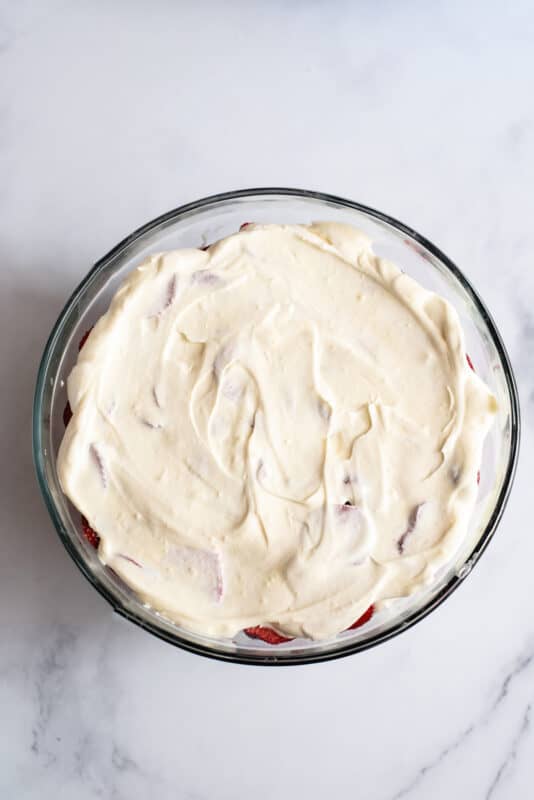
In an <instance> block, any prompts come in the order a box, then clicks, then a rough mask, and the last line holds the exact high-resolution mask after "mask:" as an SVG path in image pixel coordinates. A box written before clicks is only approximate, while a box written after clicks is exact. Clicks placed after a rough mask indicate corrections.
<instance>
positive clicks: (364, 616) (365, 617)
mask: <svg viewBox="0 0 534 800" xmlns="http://www.w3.org/2000/svg"><path fill="white" fill-rule="evenodd" d="M374 613H375V607H374V606H373V605H370V606H369V608H368V609H367V611H364V612H363V614H362V615H361V617H358V619H357V620H356V622H353V623H352V625H349V627H348V628H347V630H348V631H352V630H354V628H359V627H360V626H361V625H365V623H366V622H369V620H370V619H371V617H372V616H373V614H374Z"/></svg>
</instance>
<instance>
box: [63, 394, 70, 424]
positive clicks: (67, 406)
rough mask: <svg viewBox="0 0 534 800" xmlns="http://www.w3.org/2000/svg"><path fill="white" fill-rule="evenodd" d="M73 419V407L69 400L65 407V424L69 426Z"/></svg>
mask: <svg viewBox="0 0 534 800" xmlns="http://www.w3.org/2000/svg"><path fill="white" fill-rule="evenodd" d="M71 419H72V408H71V407H70V403H69V402H68V400H67V405H66V406H65V408H64V409H63V425H64V426H65V427H67V425H68V424H69V422H70V421H71Z"/></svg>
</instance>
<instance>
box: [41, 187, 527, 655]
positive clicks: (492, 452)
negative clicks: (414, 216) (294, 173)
mask: <svg viewBox="0 0 534 800" xmlns="http://www.w3.org/2000/svg"><path fill="white" fill-rule="evenodd" d="M244 220H254V223H253V224H245V225H244V226H243V221H244ZM316 220H321V222H320V223H317V222H315V221H316ZM240 228H241V230H240ZM395 262H396V263H397V264H398V267H397V266H395ZM399 267H401V268H402V270H404V271H401V269H399ZM451 302H452V305H451ZM453 306H454V308H453ZM455 309H456V310H455ZM93 326H94V327H93ZM91 328H92V330H91V333H90V335H89V336H88V338H87V340H86V341H85V343H84V346H83V347H82V349H81V350H80V353H79V356H78V355H77V347H78V343H79V342H80V340H81V337H82V334H84V333H85V332H86V331H88V330H89V329H91ZM467 352H469V354H470V357H471V359H472V361H473V363H474V365H475V366H476V370H477V372H476V374H475V372H474V371H473V370H471V369H470V367H469V365H468V363H467V359H466V354H467ZM66 385H68V400H69V403H70V406H71V408H72V414H73V416H72V418H71V419H70V420H69V419H68V418H67V419H66V421H67V422H68V424H67V427H66V432H65V434H64V436H63V422H62V416H63V408H64V406H65V403H66V402H67V396H66V388H65V387H66ZM35 412H36V413H35V419H34V433H35V457H36V464H37V470H38V473H39V476H40V479H41V485H42V488H43V491H44V493H45V498H46V499H47V502H48V505H49V508H50V510H51V512H52V516H53V518H54V521H55V522H56V525H57V527H58V531H59V533H60V535H61V536H62V538H63V540H64V542H65V544H66V546H67V548H68V549H69V551H70V552H71V554H73V556H74V557H75V560H76V561H77V563H78V564H79V566H80V567H81V568H82V570H83V571H84V572H85V574H86V575H87V576H88V577H89V578H90V580H91V581H92V582H93V583H94V584H95V585H96V586H97V588H98V589H99V590H100V591H101V592H102V593H103V594H104V595H105V596H106V597H107V598H108V599H109V600H110V602H111V603H112V604H113V607H114V608H115V609H116V610H117V611H118V612H119V613H122V614H124V615H125V616H127V617H129V618H131V619H133V620H134V621H136V622H138V623H139V624H141V625H142V626H143V627H146V628H148V629H150V630H152V631H153V632H155V633H158V634H159V635H161V636H163V637H164V638H166V639H168V640H170V641H173V642H174V643H176V644H180V645H182V646H184V647H187V648H188V649H191V650H194V651H196V652H201V653H205V654H207V655H214V656H217V657H220V658H226V659H230V660H239V661H245V662H251V663H276V664H285V663H300V662H304V661H312V660H321V659H325V658H331V657H336V656H339V655H343V654H346V653H349V652H354V651H356V650H359V649H362V648H364V647H367V646H370V645H371V644H375V643H377V642H379V641H382V640H384V639H385V638H388V637H389V636H391V635H393V634H394V633H396V632H398V631H399V630H402V629H403V628H405V627H407V626H408V625H410V624H412V623H413V622H414V621H416V620H417V619H419V618H421V617H422V616H424V614H426V613H427V612H428V611H429V610H430V609H431V608H433V607H435V605H437V604H438V603H439V602H440V601H441V599H443V597H445V596H446V595H447V594H449V593H450V591H452V589H453V588H454V587H455V586H456V585H457V584H458V583H459V582H460V581H461V580H462V579H463V577H465V575H466V574H467V573H468V572H469V570H470V568H471V567H472V565H473V563H474V562H475V560H476V558H477V557H478V555H479V554H480V553H481V552H482V550H483V549H484V547H485V545H486V544H487V541H488V540H489V538H490V537H491V535H492V533H493V531H494V529H495V526H496V524H497V522H498V519H499V517H500V515H501V513H502V509H503V507H504V502H505V499H506V496H507V494H508V491H509V488H510V484H511V480H512V476H513V470H514V466H515V459H516V454H517V444H518V407H517V394H516V391H515V385H514V381H513V376H512V372H511V369H510V366H509V363H508V359H507V356H506V353H505V350H504V347H503V346H502V342H501V341H500V337H499V335H498V333H497V331H496V329H495V327H494V325H493V323H492V321H491V319H490V318H489V316H488V314H487V312H486V310H485V308H484V307H483V305H482V303H481V301H480V300H479V298H478V297H477V295H476V294H475V293H474V291H473V290H472V289H471V287H470V286H469V284H468V283H467V281H466V280H465V278H463V276H461V275H460V273H459V272H458V270H457V269H456V268H455V267H454V266H453V265H452V264H451V263H450V262H449V261H448V260H447V259H446V258H445V257H444V256H442V254H440V253H439V251H437V250H436V248H434V247H433V246H432V245H430V244H429V243H428V242H426V241H425V240H424V239H422V238H421V237H419V236H417V234H415V233H414V232H413V231H410V230H409V229H406V228H405V227H404V226H402V225H401V224H400V223H396V222H394V221H393V220H390V219H389V218H386V217H384V216H383V215H381V214H379V213H378V212H374V211H372V210H370V209H365V208H364V207H361V206H358V205H357V204H353V203H350V202H349V201H344V200H341V199H338V198H333V197H330V196H326V195H318V194H314V193H306V192H299V191H297V190H257V191H250V192H247V191H245V192H236V193H230V194H228V195H222V196H217V197H214V198H207V199H206V200H203V201H199V202H198V203H195V204H191V205H190V206H185V207H183V208H181V209H177V210H176V211H175V212H170V214H168V215H165V216H164V217H161V218H159V219H158V220H155V221H154V222H153V223H149V224H148V225H147V226H145V227H144V228H142V229H140V231H138V232H137V233H135V234H133V235H132V236H131V237H129V238H128V239H127V240H125V241H124V242H123V243H121V244H120V245H119V246H118V247H117V248H115V250H114V251H112V253H110V254H109V256H107V257H106V258H105V259H103V260H102V261H101V262H99V264H97V265H96V267H95V268H94V270H93V271H92V272H91V273H90V274H89V275H88V277H87V278H86V279H85V281H84V282H83V283H82V285H81V286H80V287H79V289H78V290H77V292H76V293H75V295H74V296H73V298H71V301H69V304H68V305H67V307H66V309H65V311H64V312H63V314H62V316H61V317H60V320H59V321H58V324H57V325H56V328H55V329H54V331H53V333H52V335H51V338H50V341H49V343H48V345H47V349H46V351H45V355H44V357H43V363H42V366H41V372H40V376H39V380H38V386H37V392H36V406H35ZM479 471H480V475H481V482H480V487H479V486H478V484H477V474H478V473H479ZM67 496H68V498H69V499H70V501H72V504H71V502H69V501H68V500H67ZM82 514H83V515H84V517H85V518H86V522H82V517H81V515H82ZM84 532H85V536H84ZM88 536H90V537H92V542H88V541H87V537H88ZM95 544H97V545H98V547H97V549H95V547H94V545H95Z"/></svg>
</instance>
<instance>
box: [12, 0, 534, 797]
mask: <svg viewBox="0 0 534 800" xmlns="http://www.w3.org/2000/svg"><path fill="white" fill-rule="evenodd" d="M533 40H534V6H533V4H532V2H531V0H525V2H520V1H518V0H512V2H510V3H505V4H503V3H501V2H499V3H497V2H493V0H484V1H483V0H475V2H467V3H461V2H450V3H446V2H432V3H429V2H424V1H423V0H419V1H417V0H408V2H405V3H399V2H397V3H395V2H388V1H387V0H385V1H384V2H360V3H351V2H349V1H348V0H347V1H346V2H343V1H342V0H331V2H326V0H325V2H321V1H320V0H309V1H308V2H304V0H302V1H299V0H272V1H271V2H264V3H260V2H250V0H248V2H245V0H240V1H237V0H236V2H231V3H224V4H223V3H216V2H212V3H210V2H204V3H202V2H194V3H193V2H187V1H186V0H184V1H183V2H176V3H170V2H164V0H156V1H155V2H153V3H143V2H140V0H137V1H135V0H134V2H126V0H116V2H112V3H104V2H100V1H99V0H96V1H95V2H92V1H91V2H89V0H87V1H86V2H78V3H74V2H70V3H69V2H59V0H58V1H57V2H56V0H41V1H39V0H34V1H33V2H32V1H31V0H24V2H22V0H21V2H16V3H14V2H10V0H0V257H1V261H0V330H1V335H0V353H1V357H0V365H1V369H2V381H1V398H2V406H1V416H0V436H1V441H0V449H1V452H2V466H1V471H2V476H1V482H0V492H1V502H0V531H1V534H0V536H1V538H0V553H1V555H0V599H1V603H0V617H1V633H2V638H1V645H0V714H1V717H2V723H1V729H2V734H1V735H0V797H1V798H6V800H11V798H16V800H27V799H28V798H31V800H33V799H34V798H36V799H37V798H38V800H49V798H54V800H62V798H67V799H68V800H72V798H76V800H93V799H96V798H113V800H145V798H148V797H152V796H153V797H157V798H158V800H235V799H236V798H249V797H254V798H256V800H271V799H272V800H274V798H275V797H276V798H278V797H283V798H285V797H287V798H294V797H306V798H309V799H310V800H315V798H317V800H318V799H319V798H323V797H324V796H325V795H328V796H331V797H334V798H340V799H341V800H345V798H347V800H349V798H350V800H352V799H353V798H363V799H364V800H400V798H407V800H428V798H431V799H432V800H441V799H442V798H443V799H445V798H447V800H448V799H449V798H450V797H455V798H460V800H464V798H467V799H468V800H479V799H480V800H483V799H484V800H500V798H513V799H514V800H518V799H519V800H520V799H522V798H532V796H533V790H532V788H531V784H532V778H533V766H532V763H533V762H532V756H533V751H534V730H533V713H534V712H533V710H532V704H533V702H534V617H533V614H532V607H533V606H532V564H534V538H533V536H532V529H531V526H532V516H533V514H532V511H533V503H532V497H533V492H532V478H531V475H532V470H533V469H534V451H533V434H534V310H533V309H534V266H533V255H532V254H533V253H534V225H533V222H532V220H533V211H534V206H533V199H532V198H533V186H534V90H533V75H534V48H533V45H532V42H533ZM253 185H288V186H299V187H306V188H313V189H321V190H324V191H329V192H333V193H336V194H340V195H345V196H347V197H350V198H353V199H355V200H359V201H360V202H363V203H366V204H368V205H371V206H374V207H376V208H380V209H382V210H383V211H385V212H387V213H389V214H391V215H393V216H395V217H397V218H399V219H402V220H403V221H405V222H406V223H407V224H409V225H412V226H413V227H415V228H416V229H417V230H419V231H421V232H422V233H424V234H425V235H426V236H428V237H429V238H430V239H431V240H432V241H434V242H435V243H436V244H438V245H439V246H440V247H441V248H442V249H443V250H444V251H445V252H446V253H447V254H448V255H450V256H451V257H452V258H453V260H455V261H456V262H457V263H458V264H459V265H460V267H461V268H462V269H463V270H465V272H466V273H467V275H468V276H469V278H470V279H472V281H473V282H474V283H475V285H476V286H477V287H478V288H479V290H480V292H481V294H482V296H483V297H484V299H485V301H486V302H487V304H488V306H489V308H490V309H491V311H492V313H493V315H494V317H495V319H496V321H497V324H498V325H499V327H500V329H501V331H502V334H503V337H504V339H505V342H506V344H507V347H508V349H509V352H510V355H511V358H512V361H513V363H514V366H515V369H516V373H517V377H518V382H519V387H520V393H521V400H522V413H523V441H522V452H521V458H520V463H519V469H518V474H517V478H516V482H515V487H514V491H513V493H512V497H511V500H510V503H509V505H508V508H507V510H506V513H505V516H504V519H503V521H502V524H501V526H500V529H499V531H498V533H497V535H496V537H495V539H494V541H493V543H492V544H491V546H490V548H489V550H488V552H487V554H485V555H484V557H483V558H482V559H481V561H480V564H478V565H477V567H476V569H475V570H474V571H473V573H472V575H471V576H470V577H469V579H468V580H467V581H466V582H465V583H464V585H463V586H462V587H461V588H460V589H459V591H457V592H456V593H455V594H454V595H453V596H452V597H451V598H450V599H449V600H448V601H447V602H446V603H445V604H444V605H443V606H441V607H440V608H439V609H438V610H437V611H435V612H434V613H433V614H432V615H431V616H430V617H428V618H427V619H426V620H424V621H423V622H421V623H420V624H419V625H417V626H416V627H415V628H413V629H411V630H410V631H408V632H406V633H404V634H403V635H401V636H399V637H397V638H396V639H395V640H393V641H391V642H389V643H387V644H385V645H382V646H380V647H379V648H376V649H374V650H372V651H368V652H366V653H363V654H360V655H357V656H354V657H352V658H347V659H343V660H340V661H337V662H332V663H328V664H322V665H317V666H308V667H298V668H288V669H283V670H276V669H275V670H265V669H258V668H250V667H242V666H233V665H226V664H221V663H217V662H211V661H209V660H207V659H202V658H199V657H195V656H193V655H190V654H187V653H185V652H181V651H179V650H177V649H174V648H172V647H170V646H169V645H166V644H164V643H163V642H160V641H159V640H157V639H155V638H153V637H151V636H149V635H148V634H146V633H143V632H142V631H141V630H140V629H137V628H135V627H134V626H132V625H129V624H127V623H126V622H122V621H120V620H119V619H117V618H115V617H114V615H113V613H112V612H111V611H110V609H109V608H108V606H107V605H106V603H105V602H104V600H102V599H101V598H100V597H99V596H98V595H97V594H96V592H94V590H92V588H91V587H90V586H89V584H88V583H87V582H86V581H84V580H83V578H82V577H81V575H80V573H79V572H78V570H77V569H76V568H75V566H74V565H73V564H72V562H71V561H70V559H69V557H68V555H67V553H66V552H65V551H64V550H63V548H62V546H61V544H60V542H59V540H58V538H57V536H56V534H55V531H54V529H53V526H52V523H51V522H50V520H49V518H48V516H47V513H46V511H45V508H44V504H43V502H42V500H41V497H40V495H39V492H38V489H37V486H36V482H35V479H34V474H33V466H32V459H31V445H30V420H31V402H32V394H33V387H34V381H35V374H36V370H37V365H38V362H39V358H40V355H41V352H42V348H43V346H44V342H45V340H46V337H47V334H48V332H49V330H50V328H51V326H52V324H53V323H54V321H55V319H56V317H57V315H58V313H59V311H60V310H61V308H62V306H63V304H64V302H65V300H66V298H67V296H68V295H69V294H70V292H71V290H72V289H73V287H74V286H75V285H76V284H77V283H78V282H79V280H80V278H81V277H82V276H83V274H84V273H85V272H86V271H87V270H88V268H89V266H90V265H91V264H92V263H93V262H94V261H95V260H96V259H97V258H99V257H100V256H101V255H103V254H104V253H105V252H107V250H108V249H109V248H110V247H111V246H112V245H113V244H114V243H115V242H116V241H118V240H119V239H121V238H122V237H123V236H125V235H126V234H127V233H129V232H130V231H132V230H133V229H134V228H136V227H137V226H139V225H140V224H142V223H143V222H145V221H146V220H148V219H151V218H153V217H154V216H156V215H158V214H160V213H162V212H164V211H166V210H167V209H169V208H172V207H175V206H177V205H179V204H180V203H182V202H186V201H189V200H192V199H195V198H198V197H201V196H203V195H206V194H212V193H214V192H218V191H224V190H227V189H233V188H240V187H246V186H253ZM530 559H532V561H531V560H530Z"/></svg>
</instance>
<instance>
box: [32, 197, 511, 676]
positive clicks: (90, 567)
mask: <svg viewBox="0 0 534 800" xmlns="http://www.w3.org/2000/svg"><path fill="white" fill-rule="evenodd" d="M319 220H321V221H322V220H335V221H338V222H347V223H350V224H352V225H354V226H356V227H358V228H360V229H362V230H363V231H365V232H366V233H367V234H369V235H370V236H371V238H372V240H373V243H374V244H373V248H374V250H375V252H376V253H377V254H378V255H383V256H387V257H389V258H391V260H393V261H395V262H396V263H397V264H398V265H399V266H400V267H401V268H402V269H403V270H405V271H406V272H407V273H408V274H410V275H411V276H412V277H414V278H415V279H417V280H418V281H419V282H420V283H421V284H422V285H423V286H425V287H426V288H428V289H431V290H434V291H435V292H438V293H439V294H441V295H442V296H444V297H446V298H447V299H448V300H449V301H450V302H451V303H452V304H453V305H454V306H455V308H456V310H457V311H458V313H459V315H460V318H461V321H462V324H463V327H464V331H465V336H466V341H467V351H468V353H469V355H470V357H471V359H472V361H473V363H474V365H475V367H476V370H477V372H478V373H479V374H480V375H481V377H482V378H483V379H484V380H485V381H486V382H487V383H488V385H489V386H490V387H491V389H492V390H493V392H494V393H495V395H496V397H497V399H498V403H499V409H500V411H499V415H498V418H497V422H496V424H495V425H494V426H493V428H492V431H491V433H490V434H489V436H488V438H487V441H486V444H485V448H484V455H483V463H482V464H481V470H480V472H481V482H480V491H479V497H478V502H477V505H476V508H475V512H474V514H473V518H472V521H471V527H470V532H469V536H468V538H467V539H466V540H465V542H464V543H463V545H462V547H461V549H460V550H459V551H458V553H457V555H456V558H455V559H454V561H453V562H452V563H451V564H450V565H449V566H448V567H447V568H446V569H444V570H442V573H441V574H440V575H438V576H437V578H436V582H435V583H434V585H433V586H432V587H431V588H430V589H428V590H426V591H425V592H422V593H420V594H417V595H415V596H413V597H410V598H406V599H403V600H399V601H398V602H396V603H395V604H394V606H393V607H392V608H390V609H388V610H387V611H382V612H380V613H377V614H375V615H374V616H373V618H372V619H371V620H370V621H369V622H368V623H367V624H366V625H364V626H362V627H360V628H357V629H355V630H352V631H347V632H344V633H341V634H339V635H337V636H336V637H333V638H331V639H328V640H323V641H319V642H313V641H307V640H303V639H295V640H294V641H292V642H288V643H285V644H281V645H275V646H273V645H269V644H265V643H263V642H262V641H259V640H256V639H251V638H249V637H247V636H246V635H245V634H243V633H240V634H239V635H238V636H236V637H235V638H234V639H233V640H231V639H222V638H213V637H208V636H201V635H198V634H195V633H192V632H190V631H188V630H186V629H184V628H181V627H180V626H178V625H177V624H175V623H174V622H172V621H171V620H169V619H166V618H165V617H164V616H163V615H162V614H160V613H158V611H157V610H155V609H154V608H151V607H150V606H148V605H147V604H146V603H144V602H143V601H142V600H140V599H139V598H138V597H136V595H135V594H134V593H133V592H132V591H131V590H130V589H129V588H128V587H127V586H126V585H125V584H124V583H123V581H122V580H121V579H120V578H119V577H118V576H117V575H116V574H115V573H114V572H112V571H111V570H110V569H109V568H107V567H105V566H104V565H103V564H102V563H101V562H100V561H99V559H98V557H97V554H96V551H95V550H94V549H93V548H92V547H91V546H90V545H89V544H88V543H87V542H86V540H85V539H84V538H83V536H82V534H81V520H80V514H79V513H78V511H77V510H76V509H75V508H74V507H73V506H72V505H71V504H70V503H69V501H68V500H67V498H66V497H65V496H64V495H63V492H62V491H61V488H60V485H59V481H58V476H57V471H56V456H57V452H58V447H59V444H60V441H61V438H62V436H63V431H64V427H63V420H62V415H63V410H64V407H65V405H66V401H67V395H66V386H65V383H66V379H67V376H68V374H69V372H70V370H71V368H72V366H73V364H74V362H75V359H76V356H77V353H78V343H79V341H80V339H81V337H82V335H83V334H84V333H85V331H87V330H88V329H89V328H90V327H91V326H92V325H93V324H94V323H95V322H96V320H97V319H98V318H99V317H100V316H101V314H102V313H103V312H104V311H105V310H106V309H107V307H108V304H109V302H110V299H111V297H112V295H113V294H114V292H115V291H116V289H117V288H118V286H119V284H120V283H121V281H122V280H123V278H124V276H125V275H126V274H127V273H128V272H129V271H130V270H131V269H132V268H133V267H135V266H136V265H137V264H139V263H140V262H141V261H142V260H143V259H144V258H145V257H146V256H147V255H148V254H150V253H153V252H156V251H161V250H170V249H175V248H180V247H201V246H203V245H205V244H209V243H210V242H213V241H215V240H217V239H220V238H221V237H223V236H226V235H228V234H230V233H233V232H235V231H236V230H237V229H238V228H239V227H240V225H241V224H242V223H243V222H281V223H308V222H312V221H319ZM518 446H519V402H518V396H517V389H516V385H515V380H514V376H513V373H512V368H511V366H510V361H509V359H508V355H507V353H506V350H505V348H504V345H503V343H502V340H501V337H500V335H499V332H498V330H497V328H496V326H495V324H494V322H493V320H492V319H491V317H490V315H489V313H488V311H487V309H486V307H485V306H484V304H483V302H482V300H481V299H480V297H479V296H478V294H477V293H476V292H475V290H474V289H473V287H472V286H471V285H470V283H469V281H468V280H467V279H466V278H465V276H464V275H463V274H462V273H461V272H460V270H459V269H458V268H457V267H456V266H455V265H454V264H453V263H452V262H451V261H450V260H449V259H448V258H447V257H446V256H445V255H444V254H443V253H441V252H440V251H439V250H438V248H437V247H435V246H434V245H433V244H431V243H430V242H429V241H427V240H426V239H424V238H423V237H422V236H420V235H419V234H418V233H416V232H415V231H413V230H412V229H411V228H408V227H407V226H406V225H403V224H402V223H400V222H397V221H396V220H394V219H391V218H390V217H388V216H386V215H385V214H382V213H380V212H378V211H374V210H373V209H371V208H366V207H365V206H361V205H359V204H358V203H353V202H351V201H349V200H344V199H342V198H339V197H333V196H331V195H326V194H321V193H319V192H308V191H302V190H299V189H278V188H269V189H248V190H242V191H237V192H228V193H227V194H219V195H215V196H213V197H207V198H204V199H203V200H198V201H197V202H195V203H189V204H188V205H185V206H182V207H181V208H178V209H176V210H174V211H170V212H169V213H168V214H164V215H163V216H161V217H158V218H157V219H155V220H153V221H152V222H149V223H148V224H146V225H144V226H143V227H142V228H139V230H137V231H135V233H132V234H131V236H128V237H127V238H126V239H124V241H122V242H121V243H120V244H118V245H117V246H116V247H115V248H113V250H112V251H111V252H110V253H108V255H107V256H105V257H104V258H103V259H101V261H99V262H98V263H97V264H96V265H95V266H94V267H93V269H92V270H91V271H90V272H89V274H88V275H87V276H86V277H85V278H84V279H83V281H82V283H81V284H80V285H79V286H78V288H77V289H76V290H75V292H74V294H73V295H72V296H71V298H70V299H69V301H68V302H67V304H66V306H65V308H64V309H63V311H62V313H61V315H60V317H59V319H58V321H57V323H56V324H55V326H54V329H53V331H52V333H51V334H50V338H49V340H48V342H47V345H46V348H45V351H44V354H43V358H42V361H41V365H40V368H39V374H38V378H37V387H36V391H35V402H34V410H33V448H34V460H35V466H36V470H37V477H38V481H39V485H40V487H41V491H42V493H43V496H44V499H45V501H46V505H47V507H48V510H49V512H50V515H51V517H52V520H53V521H54V524H55V526H56V528H57V531H58V534H59V536H60V538H61V540H62V542H63V544H64V545H65V547H66V548H67V550H68V552H69V553H70V555H71V556H72V558H73V560H74V561H75V563H76V564H77V565H78V567H79V568H80V570H81V571H82V572H83V574H84V575H85V577H86V578H87V579H88V580H89V581H90V582H91V583H92V584H93V586H94V587H95V589H97V590H98V591H99V592H100V594H101V595H103V597H105V598H106V599H107V600H108V601H109V603H110V604H111V606H112V607H113V609H114V610H115V611H116V612H117V613H118V614H121V615H122V616H124V617H126V618H127V619H130V620H132V622H135V623H137V624H138V625H140V626H141V627H142V628H145V629H146V630H147V631H150V632H151V633H154V634H156V635H157V636H159V637H161V638H162V639H165V640H166V641H168V642H171V643H172V644H175V645H178V646H179V647H183V648H185V649H186V650H191V651H193V652H195V653H199V654H202V655H206V656H211V657H213V658H219V659H222V660H226V661H236V662H241V663H246V664H272V665H285V664H301V663H308V662H313V661H325V660H328V659H332V658H339V657H340V656H345V655H349V654H351V653H356V652H359V651H361V650H364V649H366V648H368V647H371V646H372V645H376V644H379V643H380V642H383V641H386V640H387V639H389V638H391V637H392V636H395V635H396V634H398V633H400V632H401V631H403V630H405V629H406V628H409V627H410V626H411V625H413V624H415V623H416V622H418V621H419V620H420V619H422V618H423V617H425V616H426V615H427V614H428V613H429V612H430V611H432V609H434V608H436V607H437V606H438V605H439V604H440V603H441V602H443V600H444V599H445V598H446V597H448V595H450V594H451V592H452V591H453V590H454V589H456V587H457V586H459V585H460V583H461V582H462V581H463V580H464V578H466V576H467V575H469V573H470V572H471V569H472V568H473V566H474V564H475V563H476V562H477V561H478V559H479V557H480V555H481V554H482V553H483V552H484V550H485V549H486V547H487V545H488V543H489V541H490V539H491V537H492V536H493V534H494V532H495V530H496V528H497V525H498V523H499V520H500V518H501V516H502V513H503V510H504V506H505V504H506V500H507V498H508V495H509V492H510V488H511V485H512V480H513V476H514V471H515V466H516V461H517V455H518Z"/></svg>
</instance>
